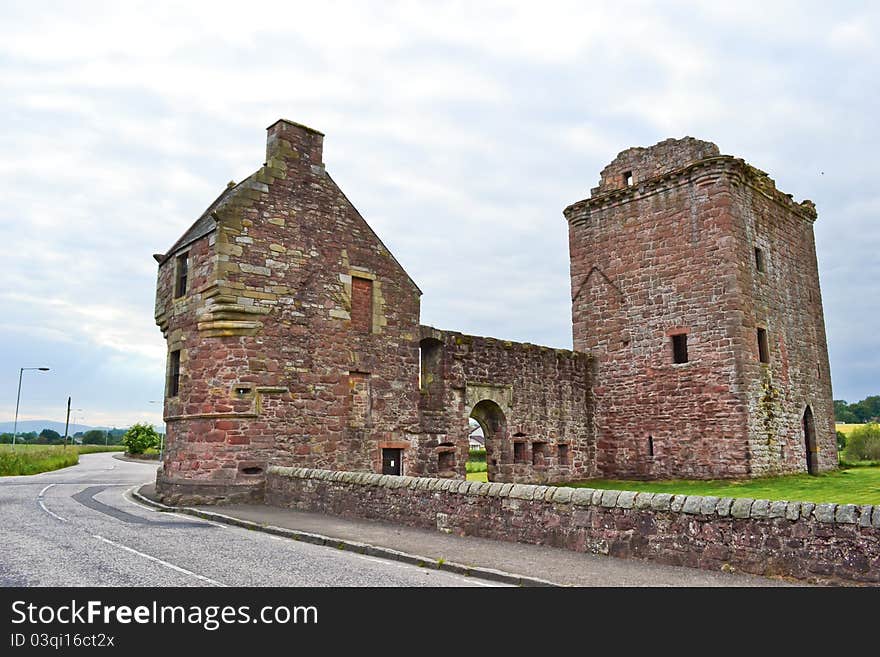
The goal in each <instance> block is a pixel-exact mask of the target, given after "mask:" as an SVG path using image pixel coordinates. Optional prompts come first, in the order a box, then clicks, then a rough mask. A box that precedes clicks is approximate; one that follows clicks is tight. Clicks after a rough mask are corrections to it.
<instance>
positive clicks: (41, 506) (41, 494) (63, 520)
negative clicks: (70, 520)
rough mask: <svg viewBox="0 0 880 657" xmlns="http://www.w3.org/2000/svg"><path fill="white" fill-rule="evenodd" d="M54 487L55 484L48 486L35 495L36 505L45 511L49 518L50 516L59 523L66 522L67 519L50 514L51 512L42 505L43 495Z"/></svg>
mask: <svg viewBox="0 0 880 657" xmlns="http://www.w3.org/2000/svg"><path fill="white" fill-rule="evenodd" d="M54 485H55V484H49V485H48V486H46V487H45V488H44V489H43V490H41V491H40V493H39V494H38V495H37V504H39V505H40V508H41V509H42V510H43V511H45V512H46V513H48V514H49V515H50V516H52V517H53V518H56V519H58V520H60V521H61V522H67V518H62V517H61V516H59V515H58V514H57V513H52V512H51V511H49V509H47V508H46V505H45V504H43V495H44V494H45V493H46V491H47V490H49V489H50V488H52V486H54Z"/></svg>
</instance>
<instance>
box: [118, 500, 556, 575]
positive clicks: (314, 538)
mask: <svg viewBox="0 0 880 657" xmlns="http://www.w3.org/2000/svg"><path fill="white" fill-rule="evenodd" d="M131 496H132V497H134V498H135V499H137V500H138V501H140V502H142V503H144V504H146V505H148V506H151V507H153V508H154V509H159V510H161V511H170V512H174V513H184V514H186V515H189V516H194V517H196V518H201V519H203V520H213V521H214V522H219V523H222V524H225V525H232V526H234V527H240V528H242V529H250V530H253V531H258V532H263V533H265V534H273V535H275V536H284V537H286V538H291V539H293V540H295V541H302V542H303V543H311V544H313V545H324V546H327V547H335V548H338V549H341V550H350V551H352V552H356V553H358V554H366V555H369V556H371V557H379V558H381V559H389V560H391V561H400V562H402V563H407V564H410V565H413V566H419V567H431V568H434V569H435V570H442V571H446V572H449V573H454V574H456V575H464V576H465V577H478V578H480V579H485V580H488V581H491V582H499V583H502V584H513V585H514V586H523V587H560V586H563V585H562V584H557V583H556V582H551V581H549V580H545V579H540V578H538V577H529V576H527V575H519V574H516V573H508V572H505V571H503V570H496V569H495V568H485V567H482V566H467V565H465V564H460V563H456V562H454V561H438V560H436V559H432V558H430V557H424V556H421V555H418V554H411V553H409V552H401V551H400V550H394V549H392V548H386V547H381V546H378V545H371V544H369V543H361V542H359V541H351V540H348V539H343V538H334V537H332V536H324V535H323V534H315V533H312V532H304V531H301V530H298V529H287V528H286V527H277V526H275V525H261V524H259V523H256V522H251V521H250V520H242V519H241V518H235V517H233V516H227V515H224V514H222V513H217V512H215V511H203V510H202V509H195V508H192V507H188V506H168V505H167V504H163V503H162V502H157V501H156V500H151V499H150V498H148V497H146V496H145V495H141V493H140V490H139V489H137V490H131Z"/></svg>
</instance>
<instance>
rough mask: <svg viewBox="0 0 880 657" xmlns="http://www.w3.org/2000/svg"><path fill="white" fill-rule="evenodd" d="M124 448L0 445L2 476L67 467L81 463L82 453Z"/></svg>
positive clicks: (114, 446)
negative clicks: (80, 456)
mask: <svg viewBox="0 0 880 657" xmlns="http://www.w3.org/2000/svg"><path fill="white" fill-rule="evenodd" d="M123 449H125V448H124V447H122V446H117V445H110V446H107V447H105V446H104V445H69V446H67V447H65V446H64V445H15V446H14V447H13V446H12V445H0V477H8V476H11V475H32V474H39V473H40V472H48V471H50V470H57V469H59V468H66V467H68V466H71V465H76V464H77V463H79V455H80V454H91V453H94V452H119V451H122V450H123Z"/></svg>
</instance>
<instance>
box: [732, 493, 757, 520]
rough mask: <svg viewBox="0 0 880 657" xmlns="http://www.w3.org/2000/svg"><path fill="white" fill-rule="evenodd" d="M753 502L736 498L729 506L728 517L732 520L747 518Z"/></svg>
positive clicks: (748, 499)
mask: <svg viewBox="0 0 880 657" xmlns="http://www.w3.org/2000/svg"><path fill="white" fill-rule="evenodd" d="M754 502H755V500H753V499H750V498H740V497H738V498H736V499H735V500H733V504H731V505H730V515H731V516H733V517H734V518H748V517H749V513H750V512H751V510H752V504H754Z"/></svg>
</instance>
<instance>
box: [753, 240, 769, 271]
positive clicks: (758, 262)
mask: <svg viewBox="0 0 880 657" xmlns="http://www.w3.org/2000/svg"><path fill="white" fill-rule="evenodd" d="M755 268H756V269H757V270H758V271H759V272H760V273H762V274H763V273H764V272H765V271H767V268H766V265H765V263H764V251H763V250H761V249H759V248H758V247H757V246H756V247H755Z"/></svg>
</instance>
